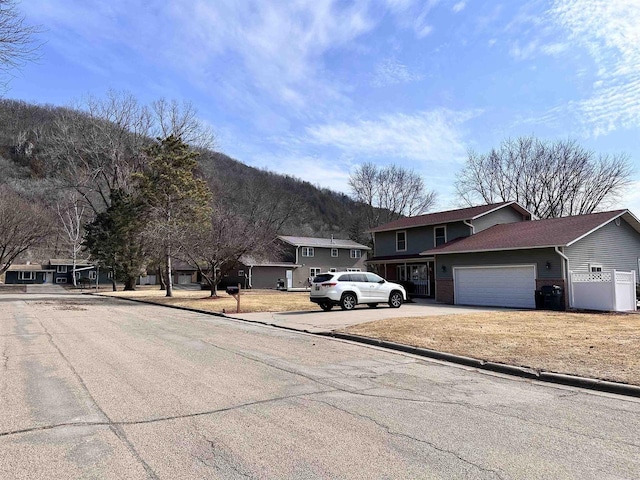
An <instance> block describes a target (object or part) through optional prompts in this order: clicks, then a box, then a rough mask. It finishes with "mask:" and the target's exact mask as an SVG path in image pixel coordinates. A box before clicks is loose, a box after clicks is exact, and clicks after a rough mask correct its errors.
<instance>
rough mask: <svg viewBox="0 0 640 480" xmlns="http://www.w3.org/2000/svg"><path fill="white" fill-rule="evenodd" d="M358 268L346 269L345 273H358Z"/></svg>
mask: <svg viewBox="0 0 640 480" xmlns="http://www.w3.org/2000/svg"><path fill="white" fill-rule="evenodd" d="M359 271H360V269H359V268H347V272H359Z"/></svg>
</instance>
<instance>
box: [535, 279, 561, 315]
mask: <svg viewBox="0 0 640 480" xmlns="http://www.w3.org/2000/svg"><path fill="white" fill-rule="evenodd" d="M540 292H541V296H542V308H543V309H545V310H564V302H563V298H564V297H563V295H562V294H563V289H562V287H561V286H559V285H544V286H543V287H541V288H540Z"/></svg>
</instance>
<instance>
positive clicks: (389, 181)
mask: <svg viewBox="0 0 640 480" xmlns="http://www.w3.org/2000/svg"><path fill="white" fill-rule="evenodd" d="M349 187H351V193H352V196H353V197H354V198H355V199H356V200H357V201H359V202H362V203H364V204H365V205H367V207H368V213H367V216H368V218H367V223H368V224H369V225H368V226H369V228H373V227H376V226H378V225H380V224H382V223H386V222H389V221H393V220H396V219H398V218H400V217H402V216H413V215H420V214H422V213H425V212H427V211H428V210H429V209H430V208H431V207H432V206H433V205H434V203H435V201H436V193H435V192H434V191H433V190H428V189H427V188H426V187H425V184H424V180H423V179H422V177H421V176H420V175H418V174H417V173H416V172H415V171H413V170H410V169H406V168H403V167H398V166H396V165H390V166H388V167H378V166H376V165H374V164H373V163H370V162H368V163H365V164H363V165H360V166H359V167H357V168H356V169H355V171H354V172H353V173H352V174H351V176H350V177H349Z"/></svg>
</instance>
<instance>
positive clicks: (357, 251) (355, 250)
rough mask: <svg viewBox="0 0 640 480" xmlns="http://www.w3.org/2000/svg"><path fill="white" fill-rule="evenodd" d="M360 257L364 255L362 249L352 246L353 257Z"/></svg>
mask: <svg viewBox="0 0 640 480" xmlns="http://www.w3.org/2000/svg"><path fill="white" fill-rule="evenodd" d="M360 257H362V250H360V249H359V248H352V249H351V258H360Z"/></svg>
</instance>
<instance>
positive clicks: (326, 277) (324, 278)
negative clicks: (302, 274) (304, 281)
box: [313, 273, 333, 283]
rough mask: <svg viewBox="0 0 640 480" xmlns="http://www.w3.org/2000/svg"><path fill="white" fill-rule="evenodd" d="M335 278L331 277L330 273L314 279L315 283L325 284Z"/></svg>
mask: <svg viewBox="0 0 640 480" xmlns="http://www.w3.org/2000/svg"><path fill="white" fill-rule="evenodd" d="M332 278H333V275H331V274H330V273H322V274H320V275H317V276H316V277H315V278H314V279H313V283H324V282H328V281H329V280H331V279H332Z"/></svg>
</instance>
